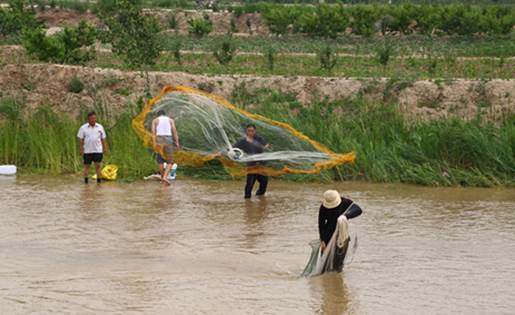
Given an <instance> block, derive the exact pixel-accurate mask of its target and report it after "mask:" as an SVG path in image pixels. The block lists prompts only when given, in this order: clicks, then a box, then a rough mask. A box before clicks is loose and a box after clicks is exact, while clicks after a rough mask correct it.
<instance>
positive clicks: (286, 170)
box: [132, 86, 356, 176]
mask: <svg viewBox="0 0 515 315" xmlns="http://www.w3.org/2000/svg"><path fill="white" fill-rule="evenodd" d="M174 92H181V93H187V94H192V95H197V96H202V97H205V98H208V99H209V100H211V101H212V102H214V103H216V104H218V105H220V106H223V107H224V108H226V109H229V110H230V111H233V112H236V113H239V114H241V115H242V116H245V117H246V118H249V119H253V120H256V121H259V122H264V123H267V124H270V125H273V126H277V127H280V128H282V129H284V130H286V131H287V132H289V133H290V134H291V135H293V136H295V137H296V138H298V139H300V140H303V141H305V142H307V143H309V144H311V145H312V146H313V147H314V148H315V149H316V150H318V151H319V152H322V153H325V154H326V155H327V157H328V158H327V160H324V161H318V162H315V163H313V164H312V167H310V168H309V169H302V168H296V167H292V166H289V165H284V166H283V167H282V168H271V167H267V166H263V165H254V166H246V165H245V164H242V163H238V162H235V161H234V160H231V159H229V158H227V157H224V156H220V155H217V154H212V153H206V154H202V153H198V152H190V151H186V150H179V151H176V152H175V153H174V154H173V160H174V162H176V163H178V164H183V165H189V166H194V167H199V166H202V165H203V164H204V163H206V162H208V161H211V160H214V159H219V160H220V162H221V163H222V164H223V166H224V168H225V169H226V170H227V171H228V172H229V173H230V174H231V175H233V176H243V175H246V174H249V173H259V174H263V175H269V176H279V175H283V174H317V173H319V172H320V171H321V170H323V169H328V168H332V167H335V166H337V165H341V164H344V163H349V162H353V161H354V160H355V159H356V155H355V153H354V152H350V153H346V154H338V153H334V152H332V151H331V150H329V148H327V147H326V146H325V145H323V144H321V143H318V142H316V141H314V140H312V139H310V138H309V137H307V136H306V135H304V134H302V133H301V132H299V131H298V130H296V129H294V128H293V127H292V126H290V125H288V124H286V123H282V122H279V121H275V120H272V119H269V118H267V117H264V116H261V115H258V114H253V113H250V112H247V111H245V110H243V109H240V108H237V107H236V106H234V105H232V104H231V103H229V102H228V101H227V100H226V99H225V98H223V97H221V96H218V95H213V94H210V93H206V92H203V91H200V90H197V89H194V88H191V87H187V86H166V87H164V88H163V89H162V90H161V92H160V93H159V95H157V96H156V97H154V98H153V99H151V100H149V101H148V102H147V103H146V104H145V106H144V108H143V110H142V111H141V113H140V114H139V115H137V116H136V117H135V118H134V119H133V121H132V127H133V128H134V130H135V132H136V133H137V134H138V136H139V137H140V138H141V139H142V140H143V144H144V145H145V146H146V147H148V148H151V149H153V150H154V152H156V153H159V154H161V155H162V156H165V155H166V153H165V152H164V150H163V147H162V146H160V145H156V144H155V143H154V139H153V136H152V132H151V131H150V130H147V128H145V120H146V117H147V115H148V114H149V113H151V111H152V109H153V107H154V106H155V105H156V104H158V103H159V101H160V100H161V99H162V98H163V97H165V96H166V95H168V94H170V93H174ZM178 132H179V134H181V131H180V130H178Z"/></svg>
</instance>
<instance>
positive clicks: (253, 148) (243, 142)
mask: <svg viewBox="0 0 515 315" xmlns="http://www.w3.org/2000/svg"><path fill="white" fill-rule="evenodd" d="M265 145H266V141H265V139H263V137H261V136H259V135H255V136H254V141H252V142H249V141H247V137H243V138H241V139H240V140H238V142H236V143H235V144H234V145H233V147H235V148H238V149H241V150H242V151H243V152H245V153H246V154H259V153H263V152H264V151H265ZM247 164H248V165H249V166H252V165H264V164H265V163H264V162H263V161H256V162H249V163H247Z"/></svg>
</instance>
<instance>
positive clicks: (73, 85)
mask: <svg viewBox="0 0 515 315" xmlns="http://www.w3.org/2000/svg"><path fill="white" fill-rule="evenodd" d="M83 89H84V83H82V81H81V80H80V79H79V78H78V77H77V76H74V77H73V78H72V79H71V80H70V82H69V83H68V92H71V93H80V92H82V90H83Z"/></svg>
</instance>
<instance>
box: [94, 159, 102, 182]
mask: <svg viewBox="0 0 515 315" xmlns="http://www.w3.org/2000/svg"><path fill="white" fill-rule="evenodd" d="M101 166H102V164H101V163H100V162H98V163H97V162H95V171H96V173H97V183H100V177H101V174H100V168H101Z"/></svg>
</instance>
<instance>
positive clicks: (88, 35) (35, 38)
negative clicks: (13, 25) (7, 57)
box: [22, 21, 96, 64]
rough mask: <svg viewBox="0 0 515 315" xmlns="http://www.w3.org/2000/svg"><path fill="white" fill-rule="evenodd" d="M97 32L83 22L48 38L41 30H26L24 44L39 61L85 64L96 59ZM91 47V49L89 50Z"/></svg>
mask: <svg viewBox="0 0 515 315" xmlns="http://www.w3.org/2000/svg"><path fill="white" fill-rule="evenodd" d="M95 38H96V30H95V28H94V27H92V26H90V25H88V24H87V23H86V22H85V21H81V22H80V23H79V25H78V26H77V27H74V28H68V27H66V28H65V29H64V30H63V31H62V32H59V33H57V34H54V35H52V36H46V35H45V31H43V30H42V29H40V28H37V29H35V30H25V32H24V33H23V39H22V43H23V46H24V47H25V49H26V50H27V52H28V53H29V54H30V55H33V56H35V57H36V58H37V59H38V60H41V61H46V62H54V63H62V64H84V63H86V62H88V61H90V60H92V59H93V58H95V50H94V48H93V46H92V45H93V44H94V42H95ZM87 47H89V49H87Z"/></svg>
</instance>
